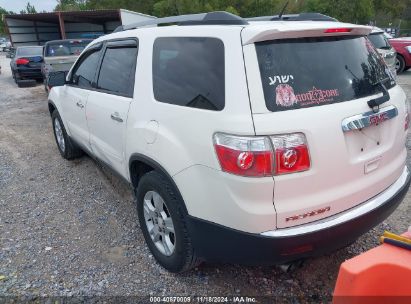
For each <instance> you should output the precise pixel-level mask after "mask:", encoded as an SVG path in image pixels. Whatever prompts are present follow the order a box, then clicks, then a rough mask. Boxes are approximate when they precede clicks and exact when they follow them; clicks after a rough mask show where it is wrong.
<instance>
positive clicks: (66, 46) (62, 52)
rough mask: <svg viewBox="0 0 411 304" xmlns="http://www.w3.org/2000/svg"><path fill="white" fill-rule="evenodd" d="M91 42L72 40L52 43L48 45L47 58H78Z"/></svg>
mask: <svg viewBox="0 0 411 304" xmlns="http://www.w3.org/2000/svg"><path fill="white" fill-rule="evenodd" d="M90 42H91V40H70V41H59V42H51V43H48V44H47V46H46V56H47V57H54V56H71V55H77V56H78V55H80V54H81V52H82V51H83V50H84V49H85V48H86V46H87V45H88V44H89V43H90Z"/></svg>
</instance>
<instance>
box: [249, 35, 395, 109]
mask: <svg viewBox="0 0 411 304" xmlns="http://www.w3.org/2000/svg"><path fill="white" fill-rule="evenodd" d="M256 51H257V57H258V62H259V68H260V74H261V80H262V84H263V90H264V97H265V101H266V105H267V108H268V109H269V110H270V111H286V110H290V109H299V108H307V107H313V106H320V105H326V104H332V103H338V102H344V101H348V100H352V99H357V98H361V97H366V96H370V95H373V94H376V93H377V92H380V90H381V89H380V86H378V85H377V84H378V83H379V82H380V81H381V80H384V81H383V83H384V85H385V86H386V87H387V89H388V88H391V87H393V86H394V85H395V81H394V78H393V76H392V74H391V73H390V71H389V69H388V68H387V66H386V65H385V64H384V61H383V59H382V58H381V56H379V55H378V53H377V52H376V50H375V48H374V47H373V46H372V44H371V43H370V42H369V40H368V39H367V38H365V37H358V36H346V37H341V36H340V37H318V38H315V37H314V38H298V39H284V40H273V41H265V42H259V43H256Z"/></svg>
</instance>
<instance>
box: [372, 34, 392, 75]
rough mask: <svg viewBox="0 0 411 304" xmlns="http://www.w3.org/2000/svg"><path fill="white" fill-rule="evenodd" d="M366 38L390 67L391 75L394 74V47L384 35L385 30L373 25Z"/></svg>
mask: <svg viewBox="0 0 411 304" xmlns="http://www.w3.org/2000/svg"><path fill="white" fill-rule="evenodd" d="M368 38H369V39H370V41H371V43H372V44H373V45H374V47H375V48H376V49H377V51H378V53H380V55H381V56H382V57H383V58H384V61H385V63H386V64H387V66H388V67H389V68H390V70H391V72H392V73H393V75H395V74H396V68H395V49H394V48H393V47H392V45H391V44H390V42H389V41H388V39H387V37H386V36H385V32H384V31H383V30H382V29H380V28H378V27H374V28H373V30H372V32H371V34H370V35H369V36H368Z"/></svg>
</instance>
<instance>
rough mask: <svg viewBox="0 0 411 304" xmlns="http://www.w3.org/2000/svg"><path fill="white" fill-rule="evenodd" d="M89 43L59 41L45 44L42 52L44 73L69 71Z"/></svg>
mask: <svg viewBox="0 0 411 304" xmlns="http://www.w3.org/2000/svg"><path fill="white" fill-rule="evenodd" d="M90 42H91V40H89V39H83V40H61V41H52V42H49V43H47V45H46V47H45V50H44V54H45V56H44V62H45V67H44V73H45V74H48V73H50V72H59V71H69V70H70V68H71V66H72V65H73V64H74V62H75V61H76V60H77V58H78V57H79V56H80V54H81V52H82V51H83V50H84V49H85V47H86V46H87V45H88V44H89V43H90Z"/></svg>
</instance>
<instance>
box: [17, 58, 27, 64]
mask: <svg viewBox="0 0 411 304" xmlns="http://www.w3.org/2000/svg"><path fill="white" fill-rule="evenodd" d="M29 62H30V60H28V59H26V58H19V59H17V60H16V64H17V65H25V64H27V63H29Z"/></svg>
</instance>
